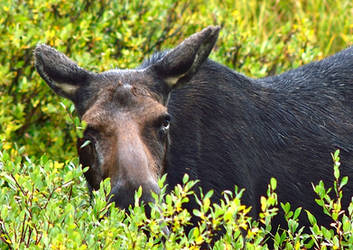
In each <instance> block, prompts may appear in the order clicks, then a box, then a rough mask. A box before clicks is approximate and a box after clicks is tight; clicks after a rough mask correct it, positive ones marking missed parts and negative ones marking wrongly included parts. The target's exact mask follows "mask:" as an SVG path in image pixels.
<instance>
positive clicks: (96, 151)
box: [78, 83, 169, 208]
mask: <svg viewBox="0 0 353 250" xmlns="http://www.w3.org/2000/svg"><path fill="white" fill-rule="evenodd" d="M82 119H83V120H84V121H85V122H86V123H87V129H86V131H85V137H84V138H83V139H82V140H81V141H80V142H79V147H78V151H79V155H80V161H81V164H82V165H83V166H89V167H90V168H89V170H88V171H87V172H86V173H85V175H86V178H87V180H88V183H89V184H90V186H91V188H92V189H98V188H99V183H100V182H101V181H102V180H103V179H105V178H107V177H109V178H110V180H111V186H112V194H113V195H114V197H113V200H114V201H117V205H119V206H121V207H124V208H125V207H126V206H128V205H129V204H130V201H131V199H133V195H134V192H135V191H136V190H137V189H138V188H139V186H142V188H143V196H149V193H150V191H153V192H156V193H158V192H159V188H158V185H157V178H158V176H160V173H161V172H162V171H163V165H164V160H165V152H166V147H167V140H168V139H167V137H168V133H167V132H168V131H167V130H168V128H166V126H169V124H166V120H168V119H169V116H168V114H167V109H166V107H165V106H163V105H162V104H160V103H159V102H158V101H157V100H156V99H155V98H153V94H152V93H151V92H149V91H147V90H146V89H144V88H143V87H141V86H132V85H130V84H122V83H118V84H117V85H113V86H109V87H106V88H104V89H102V90H101V91H100V92H99V93H98V97H97V99H96V101H95V103H94V104H93V105H92V106H91V107H90V108H89V109H88V110H87V111H86V112H85V113H84V115H83V116H82ZM165 129H166V130H165ZM86 140H90V141H91V143H90V144H88V145H87V146H85V147H83V148H81V146H80V145H82V143H84V141H86ZM122 191H123V192H124V196H125V197H123V198H120V197H119V195H120V196H122ZM126 192H127V193H128V194H126ZM127 196H129V197H127ZM147 200H151V198H147Z"/></svg>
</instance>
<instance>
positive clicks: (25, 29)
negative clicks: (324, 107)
mask: <svg viewBox="0 0 353 250" xmlns="http://www.w3.org/2000/svg"><path fill="white" fill-rule="evenodd" d="M208 25H220V26H222V30H221V32H220V36H219V40H218V42H217V45H216V47H215V49H214V50H213V52H212V53H211V59H213V60H216V61H217V62H219V63H223V64H225V65H227V66H229V67H230V68H232V69H234V70H236V71H239V72H241V73H243V74H246V75H248V76H251V77H265V76H267V75H273V74H278V73H281V72H283V71H285V70H288V69H291V68H295V67H298V66H300V65H302V64H305V63H308V62H310V61H312V60H317V59H321V58H323V57H326V56H327V55H330V54H333V53H335V52H337V51H339V50H342V49H344V48H346V47H348V46H350V45H351V44H353V2H352V1H351V0H341V1H337V0H307V1H303V0H287V1H280V0H263V1H257V0H195V1H175V0H163V1H155V0H144V1H142V0H139V1H136V0H132V1H107V0H88V1H87V0H85V1H83V0H76V1H69V0H63V1H56V0H55V1H54V0H12V1H7V0H0V150H6V151H8V152H11V154H15V155H16V154H17V155H18V154H20V155H25V156H30V157H39V156H41V155H43V154H46V155H47V156H48V157H49V158H51V159H54V160H57V161H66V160H70V159H72V158H73V157H75V156H76V149H75V137H76V131H75V121H74V118H72V117H71V116H72V111H73V107H72V104H71V103H70V102H69V101H67V100H64V99H63V98H60V97H58V96H56V95H55V94H54V93H53V92H52V91H51V90H50V89H49V87H47V86H46V84H45V82H44V81H43V80H42V79H41V78H40V77H39V75H38V74H37V73H36V71H35V69H34V65H33V56H32V53H33V49H34V47H35V45H36V44H37V43H46V44H49V45H51V46H53V47H55V48H56V49H58V50H59V51H61V52H64V53H65V54H67V55H68V56H69V57H71V58H72V59H73V60H75V61H77V62H78V64H79V65H80V66H81V67H84V68H87V69H89V70H92V71H96V72H99V71H104V70H108V69H112V68H115V67H119V68H132V67H136V66H138V65H139V64H140V63H141V61H142V60H143V59H144V58H146V57H148V56H149V55H151V54H152V53H153V52H154V51H158V50H163V49H166V48H171V47H173V46H175V45H177V44H178V43H179V42H181V41H182V40H183V39H184V38H186V37H187V36H189V35H191V34H192V33H194V32H196V31H200V30H201V29H202V28H205V27H206V26H208Z"/></svg>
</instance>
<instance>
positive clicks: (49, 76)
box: [34, 27, 219, 208]
mask: <svg viewBox="0 0 353 250" xmlns="http://www.w3.org/2000/svg"><path fill="white" fill-rule="evenodd" d="M218 32H219V27H208V28H206V29H204V30H202V31H201V32H199V33H196V34H194V35H192V36H190V37H189V38H188V39H186V40H185V41H184V42H183V43H181V44H180V45H179V46H177V47H176V48H174V49H172V50H170V51H168V52H166V53H162V54H160V57H159V58H158V60H149V61H147V62H146V63H144V64H143V65H142V66H141V67H140V68H138V69H134V70H111V71H107V72H103V73H99V74H97V73H92V72H89V71H87V70H85V69H83V68H81V67H79V66H77V64H76V63H74V62H73V61H71V60H70V59H69V58H68V57H66V56H65V55H64V54H62V53H60V52H58V51H56V50H55V49H53V48H51V47H49V46H47V45H43V44H41V45H38V46H37V47H36V49H35V51H34V55H35V65H36V69H37V71H38V73H39V74H40V76H41V77H42V78H43V79H44V80H45V81H46V82H47V84H48V85H49V86H50V87H51V88H52V89H53V90H54V91H55V92H56V93H57V94H59V95H61V96H63V97H66V98H68V99H70V100H71V101H73V103H74V104H75V107H76V110H77V113H78V115H79V116H80V118H81V119H82V120H84V121H85V122H86V123H87V128H86V130H85V132H84V137H83V138H79V139H78V143H77V148H78V153H79V157H80V162H81V164H82V166H83V167H85V166H88V167H89V169H88V171H87V172H86V173H85V177H86V179H87V182H88V186H89V188H90V190H92V189H93V190H95V189H98V188H99V184H100V182H101V181H102V180H104V179H105V178H108V177H109V178H110V180H111V186H112V191H111V195H112V198H111V201H112V202H115V203H116V204H117V205H118V206H119V207H121V208H127V207H128V206H129V205H130V204H133V202H134V200H133V198H134V192H135V191H136V190H137V189H138V188H139V187H142V190H143V192H142V200H143V201H144V202H150V201H152V196H151V192H154V193H159V187H158V185H157V179H158V177H160V176H161V175H162V174H164V173H165V166H166V158H167V157H168V156H167V153H168V150H167V148H168V143H169V138H168V132H169V129H170V123H172V122H173V121H172V119H171V117H170V115H169V114H168V110H167V102H168V98H169V94H170V91H172V90H173V89H174V88H177V87H179V86H182V85H183V84H185V83H186V82H188V80H190V79H191V78H192V76H193V75H194V74H195V73H196V72H197V70H198V69H199V67H200V65H201V64H202V63H203V62H204V61H205V60H206V59H207V57H208V55H209V53H210V51H211V49H212V48H213V46H214V44H215V42H216V40H217V37H218Z"/></svg>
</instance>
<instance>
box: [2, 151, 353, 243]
mask: <svg viewBox="0 0 353 250" xmlns="http://www.w3.org/2000/svg"><path fill="white" fill-rule="evenodd" d="M22 150H23V148H20V149H18V151H13V152H12V153H9V152H8V151H3V152H1V153H0V171H1V172H0V185H1V186H2V188H1V192H0V206H1V212H0V239H1V243H0V247H1V248H6V247H10V248H14V249H19V248H29V247H30V248H54V249H61V248H70V249H71V248H72V249H87V248H89V249H100V248H122V249H146V248H147V249H181V248H187V249H198V248H200V247H203V246H205V245H204V244H210V243H211V242H212V244H213V246H214V249H239V248H244V247H246V248H247V249H253V248H264V249H267V248H268V246H267V243H268V241H269V240H271V241H272V242H273V244H274V247H275V248H281V249H282V248H287V249H293V248H296V249H299V248H303V247H305V248H310V247H316V248H323V249H326V248H333V249H343V248H346V247H350V246H352V243H353V242H352V241H353V217H352V216H353V203H351V205H350V206H349V208H348V211H344V210H342V208H341V198H342V187H343V186H344V185H345V184H346V183H347V181H348V179H347V177H343V178H340V171H339V165H340V162H339V154H338V151H337V152H336V153H335V154H334V155H333V159H334V178H335V181H334V185H333V187H332V188H328V189H326V188H325V186H324V184H323V183H322V182H320V183H319V184H317V185H316V186H314V190H315V192H316V193H317V195H318V198H317V199H316V201H317V203H318V205H320V206H321V207H322V208H323V209H324V211H325V213H326V214H327V215H329V216H330V217H331V218H332V219H333V221H334V223H333V224H332V228H325V227H323V226H318V225H317V223H316V219H315V217H314V216H313V215H312V214H311V213H310V211H306V213H307V216H308V219H309V221H310V222H311V224H312V226H311V227H310V231H311V234H307V233H303V229H304V228H303V227H302V226H300V224H299V223H298V217H299V214H300V213H301V208H297V209H296V210H295V211H294V212H292V211H291V210H290V205H289V204H288V203H286V204H283V203H281V207H282V209H283V211H284V213H285V218H286V221H287V222H288V228H287V229H286V230H282V231H277V233H276V234H275V235H273V234H272V233H271V232H273V231H271V220H272V218H273V216H275V215H276V214H277V212H278V206H277V202H278V201H277V196H276V194H275V190H276V188H277V182H276V180H275V179H271V182H270V184H269V185H268V191H267V196H266V197H261V209H262V212H261V213H260V214H259V217H258V219H255V218H251V217H250V216H249V211H250V209H251V208H249V207H246V206H244V205H243V204H241V196H242V193H243V191H244V190H240V191H239V190H237V188H236V189H235V192H230V191H225V192H224V196H223V199H222V200H221V202H220V203H218V204H212V203H211V202H210V197H211V196H212V193H213V192H212V191H210V192H208V193H207V194H205V195H203V194H202V192H201V196H200V197H197V201H198V204H199V208H197V209H194V211H193V215H195V216H197V217H199V218H200V221H199V223H198V226H196V227H194V228H192V229H191V230H190V232H189V233H188V234H186V232H185V227H186V226H187V225H189V223H190V222H189V221H190V218H191V214H189V212H188V211H187V210H185V209H184V208H183V204H184V203H187V202H188V201H189V199H190V198H191V197H192V196H193V195H194V193H193V191H192V187H193V186H194V185H195V183H196V182H195V181H191V180H189V179H188V177H187V176H185V177H184V179H183V184H182V185H177V186H176V187H175V189H174V191H173V192H171V193H169V194H166V193H165V189H166V186H164V180H165V176H164V177H162V178H161V180H160V181H159V185H160V187H161V188H162V192H161V195H160V196H157V195H155V200H156V203H155V204H149V206H151V216H150V217H147V216H146V214H145V205H143V204H140V202H139V198H140V197H141V194H142V190H141V189H139V190H138V191H137V192H136V194H135V206H134V207H130V209H129V213H125V211H124V210H120V209H119V208H117V207H115V206H112V204H109V203H107V199H108V195H109V193H110V180H109V179H107V180H105V181H104V182H103V183H101V187H100V189H99V190H98V191H96V192H93V196H92V197H91V202H90V197H89V195H88V191H87V189H86V186H85V181H84V179H83V177H82V176H83V172H84V171H85V170H81V168H80V167H78V162H77V159H75V160H74V161H71V162H67V163H66V164H62V163H58V162H57V161H52V160H49V159H48V158H47V157H46V156H43V157H42V158H41V159H39V160H33V159H30V158H28V157H26V159H25V160H23V158H22V157H21V156H20V155H21V153H22ZM279 188H280V187H279ZM332 191H334V193H335V194H336V195H335V199H332V198H330V197H331V196H329V193H330V192H332ZM219 230H223V231H224V234H223V235H222V236H221V237H220V238H219V239H218V240H216V241H212V240H213V238H214V236H215V235H216V233H217V232H218V231H219Z"/></svg>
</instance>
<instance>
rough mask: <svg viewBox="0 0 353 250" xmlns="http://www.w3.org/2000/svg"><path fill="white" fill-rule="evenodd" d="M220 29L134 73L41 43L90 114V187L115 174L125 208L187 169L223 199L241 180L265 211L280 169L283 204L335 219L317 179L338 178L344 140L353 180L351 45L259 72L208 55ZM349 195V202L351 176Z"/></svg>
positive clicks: (54, 70) (59, 83)
mask: <svg viewBox="0 0 353 250" xmlns="http://www.w3.org/2000/svg"><path fill="white" fill-rule="evenodd" d="M218 32H219V27H212V26H211V27H208V28H206V29H204V30H202V31H201V32H199V33H196V34H194V35H192V36H190V37H189V38H187V39H186V40H185V41H184V42H182V43H181V44H179V45H178V46H177V47H175V48H174V49H171V50H169V51H165V52H161V53H156V54H154V55H153V56H152V57H151V58H150V59H148V60H146V61H144V62H143V63H142V64H141V66H140V67H138V68H136V69H126V70H120V69H115V70H111V71H107V72H102V73H93V72H89V71H87V70H85V69H83V68H81V67H79V66H77V64H76V63H75V62H73V61H71V60H70V59H69V58H68V57H66V56H65V55H63V54H62V53H60V52H58V51H56V50H55V49H53V48H51V47H49V46H46V45H38V46H37V47H36V49H35V52H34V55H35V65H36V68H37V71H38V72H39V74H40V75H41V76H42V78H43V79H44V80H45V81H46V82H47V83H48V85H49V86H50V87H51V88H52V89H53V90H54V91H55V92H56V93H57V94H59V95H61V96H63V97H66V98H68V99H70V100H72V101H73V103H74V104H75V106H76V110H77V112H78V115H79V116H80V117H81V119H83V120H85V121H86V122H87V129H86V131H85V133H84V139H83V140H79V142H78V152H79V156H80V161H81V163H82V165H83V166H89V170H88V171H87V172H86V173H85V177H86V179H87V182H88V185H89V187H90V189H97V188H98V187H99V183H100V182H101V181H102V180H103V179H104V178H107V177H110V179H111V185H112V194H113V198H112V201H113V202H115V203H116V205H118V206H119V207H121V208H126V207H128V206H129V205H130V204H133V197H134V192H135V191H136V189H138V188H139V187H140V186H141V187H142V189H143V194H142V199H143V200H144V201H146V202H150V201H152V196H151V192H155V193H159V188H158V185H157V178H158V177H160V176H161V175H163V174H165V173H167V182H168V185H169V187H171V188H172V187H173V186H174V185H176V184H178V183H181V180H182V177H183V175H184V174H185V173H187V174H189V175H190V176H191V178H193V179H198V180H200V182H199V185H200V186H201V187H202V188H203V190H204V191H207V190H210V189H213V190H214V191H215V195H214V197H213V198H214V199H215V200H217V199H219V198H220V197H221V194H222V191H223V190H233V189H234V185H237V186H239V187H240V188H245V189H246V191H245V196H244V197H243V199H244V200H243V201H244V202H245V203H246V204H247V205H251V206H252V207H253V210H252V211H253V213H254V214H257V213H258V212H259V209H260V208H259V205H260V202H259V197H260V196H261V195H263V194H265V191H266V188H267V184H268V183H269V180H270V178H271V177H275V178H277V181H278V197H279V200H280V201H282V202H290V203H291V204H292V207H298V206H301V207H303V208H305V209H308V210H309V211H311V212H312V213H313V214H314V215H315V216H316V217H317V218H318V222H319V223H320V224H326V225H327V224H329V223H330V220H329V218H328V217H327V216H326V215H324V214H323V212H322V209H321V208H320V207H319V206H317V205H316V204H315V201H314V198H315V195H314V192H313V189H312V183H314V184H317V183H318V182H319V180H323V181H324V182H325V184H331V183H332V179H333V178H332V174H331V173H332V159H331V156H330V153H332V152H333V151H335V149H337V148H339V149H341V159H342V167H341V169H342V174H343V175H348V176H349V177H353V48H348V49H346V50H344V51H342V52H340V53H338V54H335V55H333V56H331V57H329V58H327V59H324V60H322V61H318V62H313V63H311V64H308V65H305V66H302V67H300V68H297V69H295V70H292V71H289V72H286V73H284V74H281V75H278V76H272V77H268V78H263V79H256V80H255V79H251V78H248V77H246V76H244V75H241V74H239V73H237V72H234V71H232V70H230V69H229V68H227V67H225V66H222V65H220V64H218V63H216V62H213V61H211V60H209V59H207V57H208V55H209V53H210V51H211V50H212V48H213V46H214V44H215V42H216V40H217V37H218ZM85 140H90V141H91V143H90V144H88V145H87V146H85V147H83V148H81V147H80V145H81V143H83V141H85ZM344 194H345V196H344V202H343V206H344V207H347V205H348V203H349V201H350V197H351V196H352V194H353V182H352V181H351V182H349V184H348V185H347V186H346V187H345V190H344ZM194 205H195V204H193V203H190V204H189V209H192V207H193V206H194Z"/></svg>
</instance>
